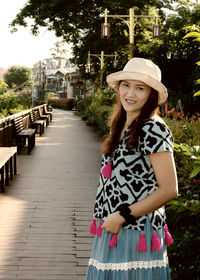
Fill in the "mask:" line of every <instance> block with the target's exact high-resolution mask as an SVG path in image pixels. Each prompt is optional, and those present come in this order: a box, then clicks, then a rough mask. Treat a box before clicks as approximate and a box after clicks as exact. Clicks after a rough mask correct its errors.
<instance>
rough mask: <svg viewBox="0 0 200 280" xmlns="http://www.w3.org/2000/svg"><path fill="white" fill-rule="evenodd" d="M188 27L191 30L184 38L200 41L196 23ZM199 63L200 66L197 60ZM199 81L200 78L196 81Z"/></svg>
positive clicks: (199, 94)
mask: <svg viewBox="0 0 200 280" xmlns="http://www.w3.org/2000/svg"><path fill="white" fill-rule="evenodd" d="M187 29H190V32H189V33H188V34H186V35H185V36H184V39H188V38H195V39H193V40H192V41H193V42H200V29H199V28H198V27H197V26H195V25H193V26H187ZM192 30H195V31H192ZM197 65H198V66H200V61H198V62H197ZM199 81H200V79H198V80H197V81H196V83H197V84H199ZM195 96H200V91H197V92H195V93H194V97H195Z"/></svg>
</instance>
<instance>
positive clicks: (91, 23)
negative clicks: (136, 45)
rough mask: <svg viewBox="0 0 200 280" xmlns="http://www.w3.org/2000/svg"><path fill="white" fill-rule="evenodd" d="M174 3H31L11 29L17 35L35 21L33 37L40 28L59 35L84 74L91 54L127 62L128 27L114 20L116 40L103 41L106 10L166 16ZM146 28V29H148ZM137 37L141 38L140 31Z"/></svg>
mask: <svg viewBox="0 0 200 280" xmlns="http://www.w3.org/2000/svg"><path fill="white" fill-rule="evenodd" d="M171 3H172V0H165V1H163V0H150V1H148V4H147V1H146V0H130V1H127V0H120V1H117V0H74V1H71V0H50V1H45V0H39V1H38V0H30V1H28V2H27V3H26V4H25V6H24V7H23V8H22V9H21V11H20V12H19V13H18V14H17V15H16V18H15V19H14V20H13V22H12V23H11V27H12V28H13V31H16V29H17V27H18V26H25V27H27V26H28V24H27V22H26V20H27V18H31V19H32V20H33V24H32V25H31V31H32V33H33V34H35V35H37V34H38V32H39V27H47V29H48V30H53V31H55V34H56V36H58V37H61V38H62V39H64V40H65V41H66V42H67V43H72V44H73V47H72V48H73V57H74V59H73V62H74V63H76V64H78V65H80V66H81V72H82V73H84V72H85V69H84V64H85V63H86V60H87V53H88V51H89V50H90V51H91V52H93V53H100V52H101V50H104V52H105V53H107V54H111V53H114V51H117V52H118V53H119V57H120V58H119V63H121V62H122V60H124V62H125V60H127V57H128V53H129V38H128V36H127V33H128V27H127V25H126V23H123V22H122V21H120V20H116V21H115V20H113V19H110V22H113V24H112V36H111V38H110V39H109V40H107V41H105V40H103V39H101V34H100V32H101V23H103V21H104V18H103V15H104V10H105V9H106V8H107V9H108V12H109V13H110V14H128V12H129V8H131V7H133V6H134V7H136V8H137V9H138V11H137V12H139V13H141V12H142V13H144V14H148V12H149V10H150V9H151V8H152V7H155V8H157V9H159V12H160V15H162V16H163V15H164V13H163V12H162V11H161V8H163V7H165V8H170V9H171V8H172V7H171V6H170V4H171ZM144 28H145V29H146V27H145V26H144ZM145 29H144V30H145ZM136 33H137V34H138V32H137V30H136ZM137 34H136V39H137ZM136 53H137V49H136Z"/></svg>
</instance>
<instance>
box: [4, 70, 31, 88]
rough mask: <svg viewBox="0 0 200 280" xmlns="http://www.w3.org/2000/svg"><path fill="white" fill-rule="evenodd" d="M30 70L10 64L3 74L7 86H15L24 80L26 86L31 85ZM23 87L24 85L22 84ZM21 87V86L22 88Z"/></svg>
mask: <svg viewBox="0 0 200 280" xmlns="http://www.w3.org/2000/svg"><path fill="white" fill-rule="evenodd" d="M31 76H32V71H31V69H30V68H28V67H25V66H10V67H9V68H8V72H7V73H6V74H5V75H4V79H5V82H6V83H7V84H8V86H9V88H15V87H18V86H20V85H21V84H23V83H25V82H26V84H25V85H26V86H31V83H32V82H31ZM23 87H24V86H23ZM23 87H22V88H23Z"/></svg>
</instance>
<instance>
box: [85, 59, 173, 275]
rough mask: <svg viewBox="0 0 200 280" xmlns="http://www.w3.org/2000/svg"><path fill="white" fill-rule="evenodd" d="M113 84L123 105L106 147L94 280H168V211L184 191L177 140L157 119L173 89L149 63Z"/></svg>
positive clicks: (136, 62) (132, 64) (131, 65)
mask: <svg viewBox="0 0 200 280" xmlns="http://www.w3.org/2000/svg"><path fill="white" fill-rule="evenodd" d="M107 82H108V85H109V86H110V87H112V88H113V89H115V90H116V91H117V93H118V99H117V104H116V107H115V109H114V112H113V117H112V121H111V126H110V134H109V135H108V136H107V138H106V139H105V141H104V143H103V146H102V154H103V156H102V168H101V175H100V180H99V187H98V191H97V197H96V203H95V207H94V219H93V222H92V224H91V226H90V232H91V233H92V234H95V235H96V237H95V241H94V246H93V251H92V255H91V258H90V260H89V267H88V272H87V280H89V279H90V280H125V279H126V280H132V279H134V280H150V279H151V280H166V279H167V280H168V279H170V272H169V265H168V258H167V252H166V247H167V245H169V244H171V243H172V242H173V239H172V237H171V235H170V233H169V231H168V228H167V225H166V224H165V210H164V205H165V204H166V203H167V202H168V201H170V200H171V199H173V198H175V197H176V196H177V193H178V187H177V176H176V170H175V164H174V158H173V139H172V136H171V133H170V131H169V129H168V128H167V126H166V124H165V123H164V121H163V120H162V119H161V118H160V117H159V116H158V114H157V110H158V105H159V104H161V103H163V102H165V101H166V99H167V89H166V88H165V86H164V85H163V84H162V83H161V72H160V69H159V68H158V66H157V65H155V64H154V63H153V62H152V61H150V60H146V59H143V58H133V59H131V60H130V61H128V63H127V64H126V66H125V68H124V69H123V71H120V72H116V73H113V74H111V75H108V76H107ZM96 218H97V219H99V225H98V227H97V226H96Z"/></svg>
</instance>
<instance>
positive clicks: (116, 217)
mask: <svg viewBox="0 0 200 280" xmlns="http://www.w3.org/2000/svg"><path fill="white" fill-rule="evenodd" d="M124 222H125V219H124V218H123V217H122V216H121V215H120V214H119V211H117V212H114V213H112V214H111V215H109V216H108V218H107V219H106V221H105V222H104V223H103V225H102V226H101V228H102V229H105V231H106V233H114V234H115V233H117V232H119V231H120V229H121V227H122V225H123V224H124Z"/></svg>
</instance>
